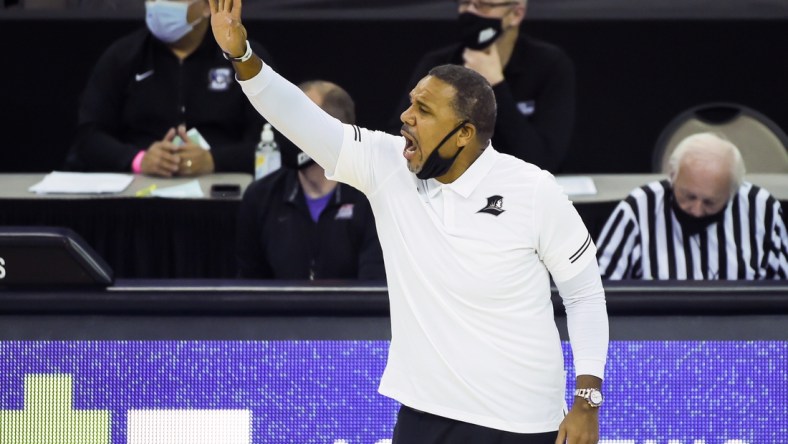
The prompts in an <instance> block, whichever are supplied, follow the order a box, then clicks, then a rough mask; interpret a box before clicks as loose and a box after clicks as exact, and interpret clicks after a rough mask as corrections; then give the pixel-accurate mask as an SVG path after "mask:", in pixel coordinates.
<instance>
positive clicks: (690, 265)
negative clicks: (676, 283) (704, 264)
mask: <svg viewBox="0 0 788 444" xmlns="http://www.w3.org/2000/svg"><path fill="white" fill-rule="evenodd" d="M681 238H682V240H683V241H684V256H685V257H686V266H687V270H686V273H687V275H686V276H685V277H684V279H695V272H694V269H695V266H694V265H695V262H694V261H693V259H692V244H691V243H690V237H689V236H687V233H685V232H684V231H683V230H682V231H681Z"/></svg>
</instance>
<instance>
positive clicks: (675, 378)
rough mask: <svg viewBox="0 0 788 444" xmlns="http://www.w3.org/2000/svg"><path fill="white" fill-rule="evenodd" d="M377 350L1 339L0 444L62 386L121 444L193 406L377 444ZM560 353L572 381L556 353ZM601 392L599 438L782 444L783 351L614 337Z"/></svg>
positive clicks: (346, 344)
mask: <svg viewBox="0 0 788 444" xmlns="http://www.w3.org/2000/svg"><path fill="white" fill-rule="evenodd" d="M387 348H388V343H387V342H385V341H246V342H244V341H58V342H46V341H2V342H0V442H3V443H4V444H6V443H7V444H17V443H22V442H29V437H25V436H20V435H23V434H25V433H32V432H30V430H37V431H36V433H47V431H46V430H38V429H40V428H42V427H43V428H46V427H48V426H47V425H46V424H51V423H52V421H51V420H47V421H44V420H41V421H38V422H37V420H36V418H35V417H33V416H34V415H38V416H41V415H42V414H45V413H41V412H47V411H52V409H49V410H46V409H43V410H41V409H40V408H39V407H40V405H41V404H47V403H49V402H50V401H49V400H48V398H50V397H51V398H56V399H58V400H61V398H63V395H62V393H61V389H63V387H67V388H68V389H70V393H72V396H73V399H72V400H71V412H93V413H91V415H93V416H89V417H88V416H84V415H83V416H75V418H77V419H74V421H76V422H68V421H70V420H72V419H73V418H71V417H70V416H68V415H69V413H65V414H63V415H65V416H64V418H66V419H63V420H62V421H61V422H64V423H67V424H71V425H70V427H73V428H74V430H77V429H78V430H77V431H75V432H74V433H88V434H95V435H101V434H102V433H106V434H107V436H106V440H105V441H103V442H111V443H115V444H121V443H123V444H125V443H127V442H129V443H130V442H132V441H133V440H132V438H131V437H132V436H133V435H134V433H137V434H139V433H140V431H139V430H137V429H138V428H139V427H141V426H140V425H139V424H141V423H134V424H132V420H131V419H129V418H132V417H133V415H134V414H138V413H140V412H143V413H144V415H143V416H144V417H145V418H150V417H152V418H154V420H155V419H156V418H157V415H159V416H161V417H164V415H165V413H166V412H172V411H176V414H177V415H186V416H184V418H185V417H187V416H188V412H189V411H192V410H194V411H233V412H235V413H233V414H236V413H237V412H238V411H246V412H248V416H249V418H250V421H249V428H248V431H247V432H244V433H246V434H247V435H248V436H247V441H246V442H251V443H280V442H281V443H329V444H380V443H385V442H387V441H386V440H388V439H390V437H391V431H392V427H393V424H394V420H395V416H396V410H397V403H396V402H394V401H392V400H390V399H387V398H385V397H383V396H381V395H379V394H378V393H377V384H378V380H379V378H380V375H381V374H382V372H383V367H384V366H385V362H386V353H387ZM564 354H565V359H566V363H567V367H568V371H569V374H570V375H572V374H573V373H574V371H573V368H572V366H571V351H570V348H569V346H568V344H564ZM36 375H39V376H36ZM58 375H60V376H58ZM64 375H65V376H69V377H70V379H63V378H62V377H63V376H64ZM57 377H60V378H61V379H57ZM36 378H38V379H36ZM42 378H43V379H42ZM53 378H55V379H53ZM53 381H55V382H57V383H58V384H60V383H61V382H63V381H66V385H65V386H64V385H62V384H60V385H57V384H55V385H52V384H54V383H53ZM58 381H59V382H58ZM567 383H568V388H570V389H571V388H573V385H574V384H573V381H567ZM26 384H27V392H26V389H25V386H26ZM47 384H49V385H47ZM42 387H43V389H42ZM53 387H55V388H53ZM36 390H39V391H40V390H49V391H52V392H53V394H51V396H50V395H48V394H47V393H48V392H45V393H44V394H43V395H41V394H40V393H39V394H38V395H37V394H36V393H38V392H37V391H36ZM604 392H605V396H606V398H605V404H604V405H603V407H602V410H601V412H600V423H601V435H602V441H601V442H602V443H608V444H613V443H616V444H630V443H631V444H742V443H746V444H756V443H758V444H760V443H786V442H788V438H786V436H788V343H786V342H776V341H774V342H767V341H752V342H714V341H614V342H611V345H610V351H609V357H608V366H607V376H606V380H605V386H604ZM52 402H53V403H54V401H52ZM568 402H571V400H570V399H568ZM34 405H39V407H36V408H38V409H39V410H32V409H33V406H34ZM134 412H136V413H134ZM59 414H60V413H59ZM102 414H103V415H105V416H104V417H105V418H108V426H106V427H105V426H104V425H103V423H102V422H101V418H102V416H101V415H102ZM31 415H33V416H31ZM145 415H147V416H145ZM236 417H237V418H238V419H239V421H240V422H241V423H242V422H243V421H242V419H243V418H242V417H243V415H241V416H236ZM69 418H71V419H69ZM39 419H40V418H39ZM80 421H82V422H80ZM184 421H185V419H184ZM200 421H208V420H204V419H200ZM154 422H155V421H154ZM159 422H161V421H159ZM20 424H24V425H25V427H28V428H27V429H25V428H24V427H22V426H20ZM31 424H33V425H31ZM41 424H44V425H41ZM73 424H82V425H84V424H88V425H87V426H86V428H85V429H84V430H83V429H82V428H80V427H82V425H79V426H77V425H73ZM13 427H16V428H13ZM135 427H136V429H135ZM36 428H38V429H36ZM105 428H107V429H108V430H105ZM25 430H27V431H25ZM85 430H88V431H87V432H86V431H85ZM222 433H227V432H225V431H223V432H222ZM81 436H84V435H81ZM82 439H84V438H82ZM135 439H136V438H135ZM228 439H229V438H228ZM74 442H77V441H74ZM95 442H102V441H101V440H100V439H97V440H96V441H95ZM135 442H142V441H139V440H138V441H135ZM148 442H170V441H166V440H165V439H164V438H161V440H159V441H156V438H150V440H149V441H148ZM173 442H174V441H173Z"/></svg>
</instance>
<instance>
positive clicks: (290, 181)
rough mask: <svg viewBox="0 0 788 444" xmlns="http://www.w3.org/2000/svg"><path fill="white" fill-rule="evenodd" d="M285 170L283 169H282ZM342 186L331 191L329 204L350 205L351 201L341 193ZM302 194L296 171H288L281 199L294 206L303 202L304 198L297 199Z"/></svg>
mask: <svg viewBox="0 0 788 444" xmlns="http://www.w3.org/2000/svg"><path fill="white" fill-rule="evenodd" d="M282 168H285V167H282ZM342 188H343V187H342V184H341V183H338V184H337V186H336V188H334V191H333V193H334V194H333V197H332V199H331V200H330V201H329V204H330V205H331V204H334V205H341V204H343V203H350V202H351V201H352V199H351V198H350V196H347V193H343V192H342ZM302 194H304V192H303V191H302V190H301V182H299V181H298V171H296V170H291V169H288V170H287V173H286V177H285V186H284V194H283V196H282V199H283V200H284V201H285V202H290V203H293V204H296V203H297V202H304V201H305V199H304V198H300V199H299V198H298V196H299V195H302Z"/></svg>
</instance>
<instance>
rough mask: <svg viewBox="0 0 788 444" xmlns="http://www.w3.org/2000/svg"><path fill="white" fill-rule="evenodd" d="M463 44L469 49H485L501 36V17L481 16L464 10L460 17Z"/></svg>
mask: <svg viewBox="0 0 788 444" xmlns="http://www.w3.org/2000/svg"><path fill="white" fill-rule="evenodd" d="M459 22H460V33H461V38H462V45H463V47H465V48H469V49H475V50H479V49H484V48H486V47H488V46H490V45H492V44H493V42H495V40H496V39H497V38H498V37H500V36H501V30H502V25H501V19H499V18H487V17H481V16H478V15H476V14H473V13H470V12H463V13H462V14H460V17H459Z"/></svg>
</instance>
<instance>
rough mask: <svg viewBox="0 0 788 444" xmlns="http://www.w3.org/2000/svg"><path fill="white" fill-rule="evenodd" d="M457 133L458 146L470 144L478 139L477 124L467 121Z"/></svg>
mask: <svg viewBox="0 0 788 444" xmlns="http://www.w3.org/2000/svg"><path fill="white" fill-rule="evenodd" d="M457 134H458V135H459V137H457V146H468V145H469V144H470V143H471V142H473V141H474V140H475V139H476V125H474V124H472V123H471V122H467V123H465V125H464V126H463V127H462V129H461V130H460V131H459V132H458V133H457Z"/></svg>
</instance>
